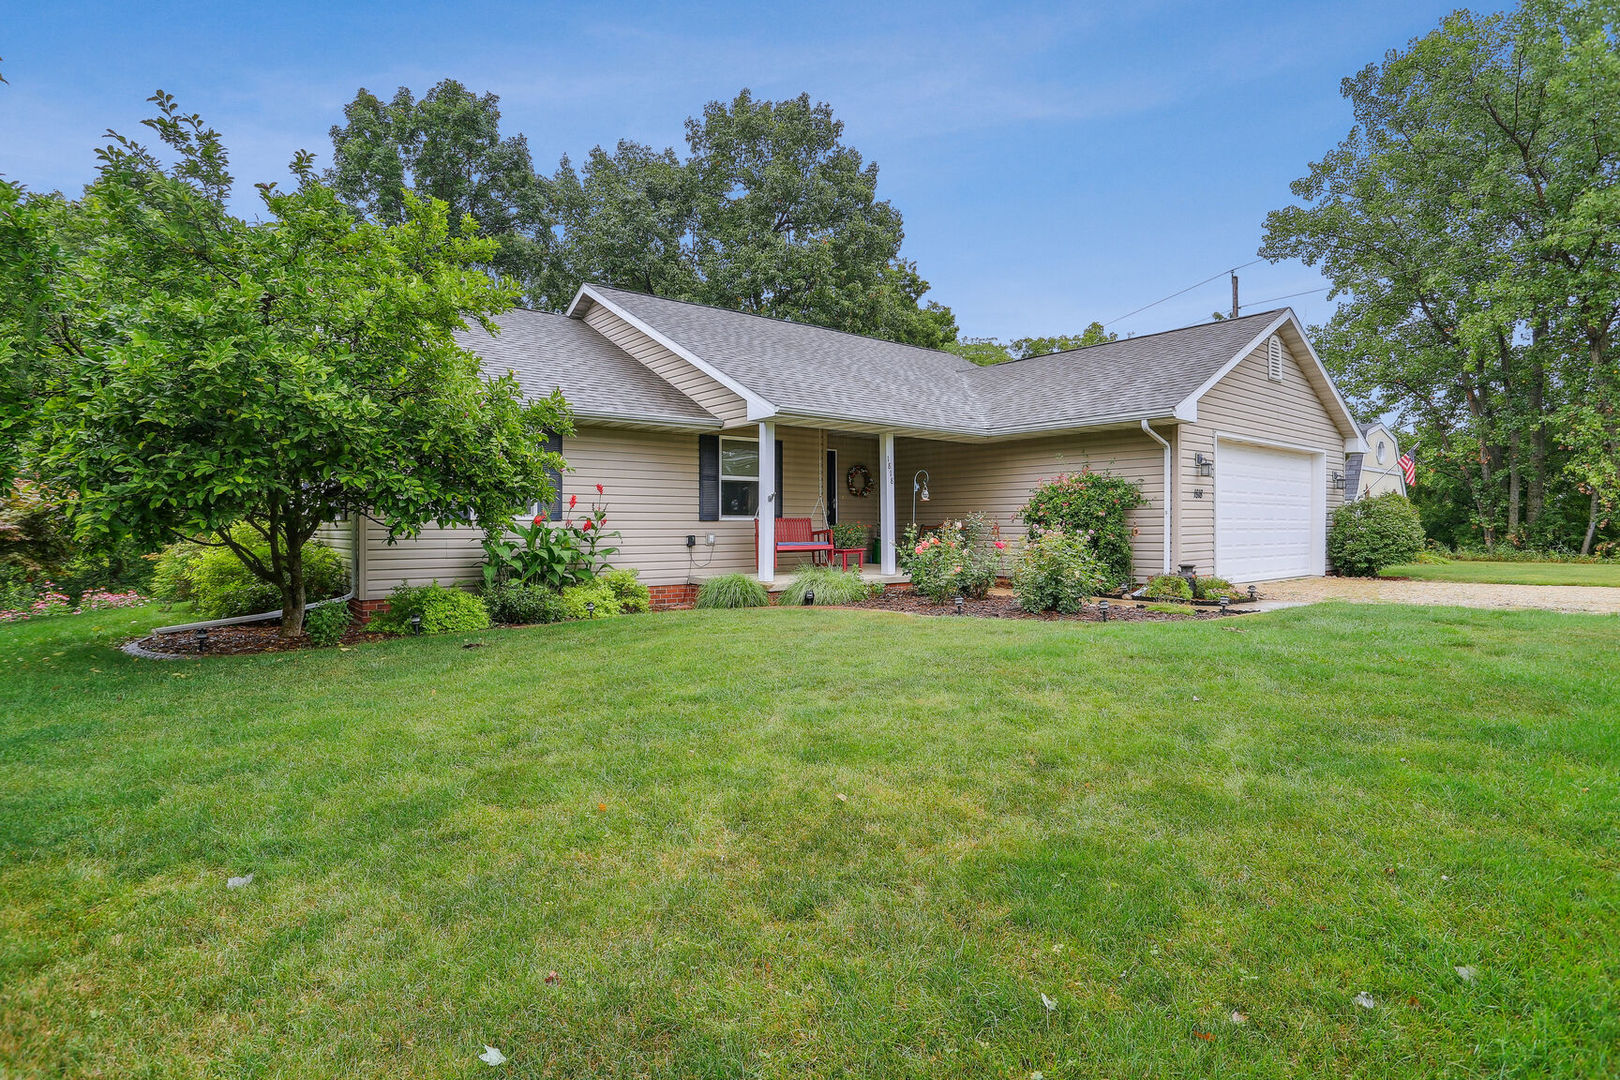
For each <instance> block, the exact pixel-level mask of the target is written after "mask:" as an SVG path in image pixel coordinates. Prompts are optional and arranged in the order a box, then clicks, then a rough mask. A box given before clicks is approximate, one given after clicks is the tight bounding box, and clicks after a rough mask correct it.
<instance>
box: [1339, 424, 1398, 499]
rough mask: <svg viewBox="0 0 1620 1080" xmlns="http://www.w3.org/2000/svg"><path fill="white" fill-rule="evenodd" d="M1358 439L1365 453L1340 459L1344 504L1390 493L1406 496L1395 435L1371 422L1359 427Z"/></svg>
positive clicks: (1382, 426)
mask: <svg viewBox="0 0 1620 1080" xmlns="http://www.w3.org/2000/svg"><path fill="white" fill-rule="evenodd" d="M1361 440H1362V442H1364V443H1366V444H1367V450H1366V452H1365V453H1361V454H1346V455H1345V458H1344V501H1345V502H1355V501H1356V500H1357V499H1370V498H1372V497H1373V496H1374V495H1382V494H1384V492H1386V491H1393V492H1395V493H1396V494H1397V495H1405V494H1406V476H1405V474H1403V473H1402V472H1401V466H1400V459H1401V444H1400V443H1399V442H1397V441H1396V440H1395V433H1394V432H1393V431H1391V430H1390V429H1389V428H1387V427H1385V426H1384V425H1383V424H1382V423H1380V422H1379V421H1377V420H1374V421H1373V422H1372V423H1370V424H1362V425H1361Z"/></svg>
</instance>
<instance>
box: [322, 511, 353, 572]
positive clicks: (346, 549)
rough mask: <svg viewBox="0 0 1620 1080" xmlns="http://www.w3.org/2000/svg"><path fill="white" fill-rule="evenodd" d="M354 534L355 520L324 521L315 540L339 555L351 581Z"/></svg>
mask: <svg viewBox="0 0 1620 1080" xmlns="http://www.w3.org/2000/svg"><path fill="white" fill-rule="evenodd" d="M354 532H355V519H354V518H352V517H351V518H350V519H349V520H347V521H323V522H322V523H321V524H320V526H319V527H318V528H316V530H315V536H314V539H315V540H318V541H319V542H321V543H323V544H325V545H326V546H327V547H329V548H331V549H332V550H334V551H336V552H337V553H338V556H339V557H340V558H341V559H342V560H343V565H344V566H346V567H348V568H349V575H350V579H351V580H353V575H354Z"/></svg>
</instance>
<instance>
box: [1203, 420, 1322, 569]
mask: <svg viewBox="0 0 1620 1080" xmlns="http://www.w3.org/2000/svg"><path fill="white" fill-rule="evenodd" d="M1216 445H1217V450H1216V458H1217V460H1218V461H1219V462H1220V483H1219V484H1218V485H1217V486H1216V488H1215V573H1216V574H1218V575H1220V576H1221V577H1224V578H1227V579H1228V580H1230V581H1272V580H1277V579H1280V578H1292V577H1307V576H1310V575H1313V574H1321V573H1323V571H1324V560H1325V551H1324V547H1325V538H1326V524H1327V523H1326V513H1327V501H1326V483H1325V479H1324V477H1323V468H1322V463H1323V456H1322V454H1321V453H1320V452H1311V451H1299V450H1292V449H1286V448H1283V447H1276V446H1262V445H1257V444H1254V443H1245V442H1239V441H1236V440H1231V439H1217V442H1216Z"/></svg>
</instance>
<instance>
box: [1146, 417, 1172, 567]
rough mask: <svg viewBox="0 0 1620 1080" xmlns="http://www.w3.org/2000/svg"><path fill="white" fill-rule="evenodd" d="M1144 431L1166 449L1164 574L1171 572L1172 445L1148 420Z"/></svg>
mask: <svg viewBox="0 0 1620 1080" xmlns="http://www.w3.org/2000/svg"><path fill="white" fill-rule="evenodd" d="M1142 430H1143V431H1144V432H1146V433H1147V436H1148V438H1150V439H1152V440H1153V441H1154V442H1156V443H1158V444H1159V445H1160V446H1162V447H1164V572H1165V573H1166V574H1168V573H1169V572H1170V444H1169V443H1168V442H1166V441H1165V440H1164V436H1162V435H1160V434H1159V433H1158V432H1157V431H1154V430H1153V429H1152V428H1150V427H1148V422H1147V421H1146V420H1144V421H1142Z"/></svg>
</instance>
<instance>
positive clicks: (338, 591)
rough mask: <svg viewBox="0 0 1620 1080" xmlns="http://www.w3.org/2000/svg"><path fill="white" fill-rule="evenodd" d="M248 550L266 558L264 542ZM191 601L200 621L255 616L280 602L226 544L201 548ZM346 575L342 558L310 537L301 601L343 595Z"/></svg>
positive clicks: (273, 589)
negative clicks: (222, 546) (202, 619)
mask: <svg viewBox="0 0 1620 1080" xmlns="http://www.w3.org/2000/svg"><path fill="white" fill-rule="evenodd" d="M248 548H249V550H250V551H252V552H253V553H254V554H255V555H257V556H259V557H260V558H262V559H263V560H264V561H265V562H267V563H268V562H269V561H270V548H269V545H267V544H263V543H259V544H250V545H248ZM190 580H191V603H192V607H193V608H194V609H195V610H196V612H197V614H199V615H201V616H202V617H203V618H205V619H229V618H234V617H235V616H237V615H257V614H259V613H260V612H265V611H274V610H275V609H276V608H279V607H280V606H281V591H280V590H279V589H277V588H276V587H275V586H274V585H272V584H270V583H269V582H268V581H265V580H263V579H261V578H258V577H255V576H254V574H253V572H252V571H251V570H249V569H248V568H247V567H246V566H243V565H242V560H240V559H238V558H237V557H236V553H235V552H234V551H232V550H231V549H230V548H218V547H211V548H204V550H203V554H202V557H201V558H199V559H198V560H197V563H196V565H195V566H194V567H193V568H192V570H191V576H190ZM348 580H349V575H348V571H347V570H346V569H345V568H344V566H343V560H342V559H341V558H340V557H339V556H338V553H337V552H336V551H333V550H332V549H331V548H329V547H327V546H326V545H325V544H321V543H317V542H316V541H313V540H311V541H310V542H309V543H307V544H305V545H304V599H305V600H306V601H307V602H311V603H313V602H314V601H316V600H326V599H329V598H331V597H334V596H340V595H342V593H343V591H344V590H345V589H346V588H347V587H348Z"/></svg>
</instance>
